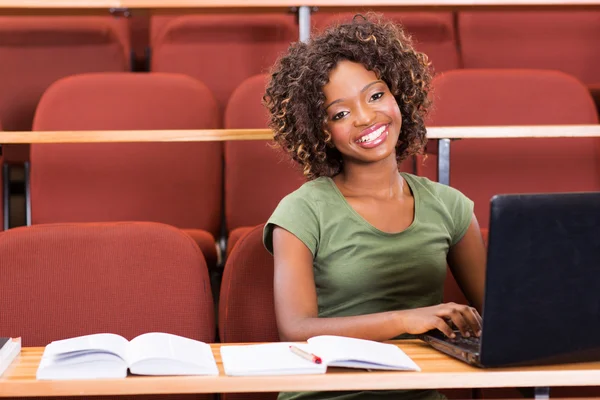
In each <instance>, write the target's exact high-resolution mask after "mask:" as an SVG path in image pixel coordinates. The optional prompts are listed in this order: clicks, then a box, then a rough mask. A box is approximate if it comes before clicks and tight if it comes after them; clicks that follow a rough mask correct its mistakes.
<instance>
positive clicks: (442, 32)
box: [312, 11, 460, 72]
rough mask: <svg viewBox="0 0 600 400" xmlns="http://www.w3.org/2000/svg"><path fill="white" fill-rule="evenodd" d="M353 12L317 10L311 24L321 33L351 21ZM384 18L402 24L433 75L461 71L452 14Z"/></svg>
mask: <svg viewBox="0 0 600 400" xmlns="http://www.w3.org/2000/svg"><path fill="white" fill-rule="evenodd" d="M354 15H356V13H354V12H344V13H340V14H335V13H332V12H327V11H318V12H316V13H314V14H313V15H312V20H313V25H314V26H315V28H316V29H317V30H323V29H324V28H325V27H327V26H328V25H330V24H332V23H334V22H339V21H351V20H352V17H353V16H354ZM384 16H385V17H386V18H389V19H391V20H393V21H396V22H399V23H401V24H402V25H403V26H404V28H405V29H406V31H407V32H408V33H409V34H410V35H411V36H412V37H413V40H414V41H415V47H416V48H417V50H419V51H421V52H423V53H425V54H426V55H427V56H428V57H429V60H430V61H431V62H432V64H433V67H434V69H435V72H442V71H447V70H451V69H456V68H460V59H459V53H458V45H457V42H456V35H455V30H456V29H455V23H454V15H453V14H452V12H392V11H390V12H386V13H384Z"/></svg>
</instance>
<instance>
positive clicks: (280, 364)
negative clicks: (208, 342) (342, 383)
mask: <svg viewBox="0 0 600 400" xmlns="http://www.w3.org/2000/svg"><path fill="white" fill-rule="evenodd" d="M290 344H291V343H267V344H255V345H242V346H240V345H233V346H226V345H224V346H221V358H222V359H223V368H224V369H225V373H226V374H227V375H229V376H252V375H302V374H324V373H325V371H326V369H327V366H326V365H325V364H315V363H313V362H311V361H308V360H305V359H303V358H302V357H300V356H298V355H296V354H294V353H292V352H291V350H290V348H289V346H290ZM296 346H297V347H299V348H302V349H303V350H307V351H308V346H303V345H298V344H296Z"/></svg>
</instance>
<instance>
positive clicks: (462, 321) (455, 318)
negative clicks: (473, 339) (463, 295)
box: [450, 307, 473, 337]
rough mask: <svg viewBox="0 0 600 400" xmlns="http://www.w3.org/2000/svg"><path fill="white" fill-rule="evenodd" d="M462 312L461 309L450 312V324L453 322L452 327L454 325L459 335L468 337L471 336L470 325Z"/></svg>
mask: <svg viewBox="0 0 600 400" xmlns="http://www.w3.org/2000/svg"><path fill="white" fill-rule="evenodd" d="M463 312H464V311H463V309H462V307H461V308H454V309H452V311H451V312H450V318H452V322H454V325H456V327H457V328H458V330H459V331H460V333H461V335H463V336H465V337H469V336H471V335H472V334H473V333H472V331H471V324H470V323H469V321H468V320H467V318H466V317H465V314H464V313H463Z"/></svg>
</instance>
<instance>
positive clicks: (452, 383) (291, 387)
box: [0, 340, 600, 397]
mask: <svg viewBox="0 0 600 400" xmlns="http://www.w3.org/2000/svg"><path fill="white" fill-rule="evenodd" d="M392 343H396V344H398V345H399V346H400V348H401V349H402V350H404V351H405V352H406V353H407V354H408V355H409V356H410V357H411V358H412V359H413V360H414V361H415V362H416V363H417V364H418V365H419V366H420V367H421V369H422V371H421V372H366V371H357V370H342V369H336V370H330V371H329V372H328V373H327V374H325V375H296V376H270V377H268V376H259V377H228V376H226V375H224V373H223V365H222V363H221V356H220V352H219V348H220V346H221V345H220V344H213V345H212V348H213V352H214V355H215V359H216V361H217V364H218V366H219V371H220V375H219V376H216V377H206V376H191V377H144V376H132V377H128V378H126V379H111V380H91V381H90V380H88V381H37V380H36V379H35V373H36V370H37V367H38V364H39V361H40V358H41V355H42V352H43V348H24V349H23V350H22V352H21V355H20V356H19V357H18V358H17V359H16V360H15V362H13V364H12V365H11V366H10V367H9V368H8V370H7V371H6V372H5V374H4V375H3V377H1V378H0V397H8V396H17V397H27V396H45V397H47V396H63V395H64V396H92V395H125V394H167V393H233V392H267V391H269V392H273V391H303V390H361V389H368V390H383V389H430V388H435V389H442V388H472V387H477V388H487V387H519V386H522V387H532V386H533V387H537V386H600V362H595V363H584V364H568V365H559V366H545V367H528V368H520V369H515V368H511V369H494V370H483V369H478V368H474V367H471V366H469V365H467V364H464V363H462V362H460V361H457V360H454V359H452V358H450V357H447V356H445V355H444V354H442V353H439V352H438V351H436V350H434V349H432V348H430V347H429V346H428V345H426V344H425V343H422V342H421V341H418V340H407V341H395V342H392Z"/></svg>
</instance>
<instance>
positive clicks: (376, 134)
mask: <svg viewBox="0 0 600 400" xmlns="http://www.w3.org/2000/svg"><path fill="white" fill-rule="evenodd" d="M388 126H389V125H388V124H377V125H374V126H372V127H370V128H368V129H365V130H364V131H363V132H362V133H361V135H360V136H359V137H358V139H356V140H355V141H354V142H355V143H356V144H357V145H359V146H360V147H363V148H367V149H369V148H373V147H376V146H378V145H380V144H381V143H383V142H384V141H385V139H386V138H387V135H388Z"/></svg>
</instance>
